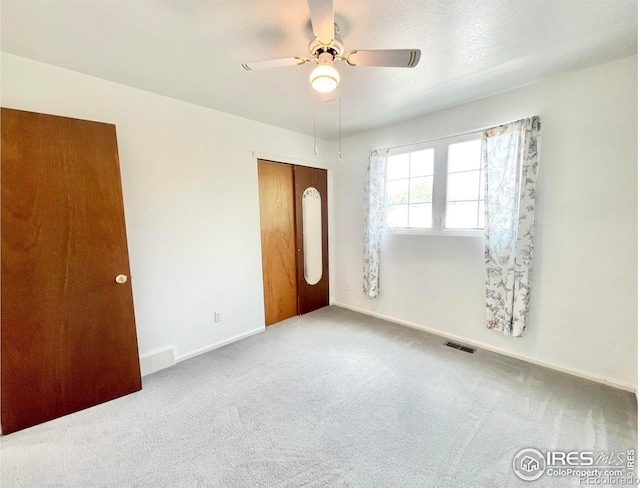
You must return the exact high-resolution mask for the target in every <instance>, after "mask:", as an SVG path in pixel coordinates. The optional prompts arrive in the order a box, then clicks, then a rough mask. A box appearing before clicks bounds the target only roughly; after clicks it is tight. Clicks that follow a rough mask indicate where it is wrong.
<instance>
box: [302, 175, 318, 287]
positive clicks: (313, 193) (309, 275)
mask: <svg viewBox="0 0 640 488" xmlns="http://www.w3.org/2000/svg"><path fill="white" fill-rule="evenodd" d="M302 236H303V237H302V247H303V254H304V279H305V281H306V282H307V283H309V284H310V285H315V284H317V283H318V282H319V281H320V279H321V278H322V197H321V196H320V192H319V191H318V190H316V189H315V188H314V187H312V186H310V187H309V188H307V189H306V190H305V191H304V192H303V193H302Z"/></svg>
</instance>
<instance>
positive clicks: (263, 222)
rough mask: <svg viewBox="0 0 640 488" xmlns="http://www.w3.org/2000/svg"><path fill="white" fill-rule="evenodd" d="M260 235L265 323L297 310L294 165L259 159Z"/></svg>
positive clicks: (287, 316) (289, 315) (279, 319)
mask: <svg viewBox="0 0 640 488" xmlns="http://www.w3.org/2000/svg"><path fill="white" fill-rule="evenodd" d="M258 187H259V192H260V236H261V240H262V280H263V287H264V312H265V323H266V325H271V324H275V323H276V322H280V321H281V320H284V319H288V318H289V317H293V316H294V315H296V313H297V274H296V248H295V246H296V233H295V216H294V215H295V209H294V204H293V167H292V166H291V165H289V164H281V163H273V162H271V161H263V160H258Z"/></svg>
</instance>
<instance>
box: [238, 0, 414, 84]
mask: <svg viewBox="0 0 640 488" xmlns="http://www.w3.org/2000/svg"><path fill="white" fill-rule="evenodd" d="M308 2H309V14H310V17H311V28H312V30H313V37H312V39H311V42H310V43H309V53H310V54H311V56H310V57H307V56H293V57H289V58H281V59H270V60H268V61H256V62H253V63H244V64H243V65H242V67H243V68H244V69H246V70H247V71H253V70H261V69H269V68H281V67H283V66H294V65H299V64H304V63H308V62H312V61H315V62H316V63H317V64H318V65H317V66H316V67H315V68H314V70H313V71H312V72H311V76H310V77H309V81H310V82H311V86H312V87H313V89H314V90H316V91H319V92H323V93H329V92H332V91H333V90H335V89H336V88H337V86H338V83H340V73H338V70H336V69H335V68H334V67H333V63H334V61H344V62H345V63H347V64H348V65H349V66H380V67H389V68H413V67H415V66H417V64H418V62H419V61H420V50H419V49H383V50H367V51H364V50H356V51H347V52H346V53H345V49H344V44H343V42H342V39H341V37H340V34H339V33H338V26H337V25H335V23H334V13H333V0H308Z"/></svg>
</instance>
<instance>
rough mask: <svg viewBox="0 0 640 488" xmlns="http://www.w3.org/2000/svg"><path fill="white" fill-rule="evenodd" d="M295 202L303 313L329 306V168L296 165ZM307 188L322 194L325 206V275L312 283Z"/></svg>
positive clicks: (300, 295) (323, 211)
mask: <svg viewBox="0 0 640 488" xmlns="http://www.w3.org/2000/svg"><path fill="white" fill-rule="evenodd" d="M294 181H295V199H296V200H295V202H296V243H297V244H296V248H297V253H296V255H297V269H298V314H300V315H302V314H305V313H308V312H311V311H313V310H317V309H319V308H322V307H326V306H327V305H329V236H328V232H327V228H328V222H327V221H328V218H327V196H328V195H327V170H324V169H317V168H308V167H306V166H294ZM307 188H315V189H316V190H318V192H319V193H320V198H321V209H322V277H321V278H320V281H319V282H318V283H316V284H313V285H311V284H309V283H307V281H306V279H305V270H304V253H303V250H304V239H305V236H304V233H303V227H304V225H303V208H302V205H303V203H302V202H303V194H304V192H305V190H306V189H307Z"/></svg>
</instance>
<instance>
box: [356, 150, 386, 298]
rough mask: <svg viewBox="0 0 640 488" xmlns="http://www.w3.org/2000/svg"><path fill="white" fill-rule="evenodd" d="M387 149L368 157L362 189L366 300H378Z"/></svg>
mask: <svg viewBox="0 0 640 488" xmlns="http://www.w3.org/2000/svg"><path fill="white" fill-rule="evenodd" d="M388 154H389V151H388V150H386V149H383V150H380V151H372V152H371V154H370V156H369V167H368V169H367V180H366V183H365V188H364V283H363V287H362V291H364V293H365V294H366V295H367V296H368V297H369V298H372V299H373V298H376V297H377V296H378V290H379V287H378V267H379V265H380V241H381V240H382V230H383V228H384V215H385V207H384V203H385V200H384V184H385V178H386V172H387V156H388Z"/></svg>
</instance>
